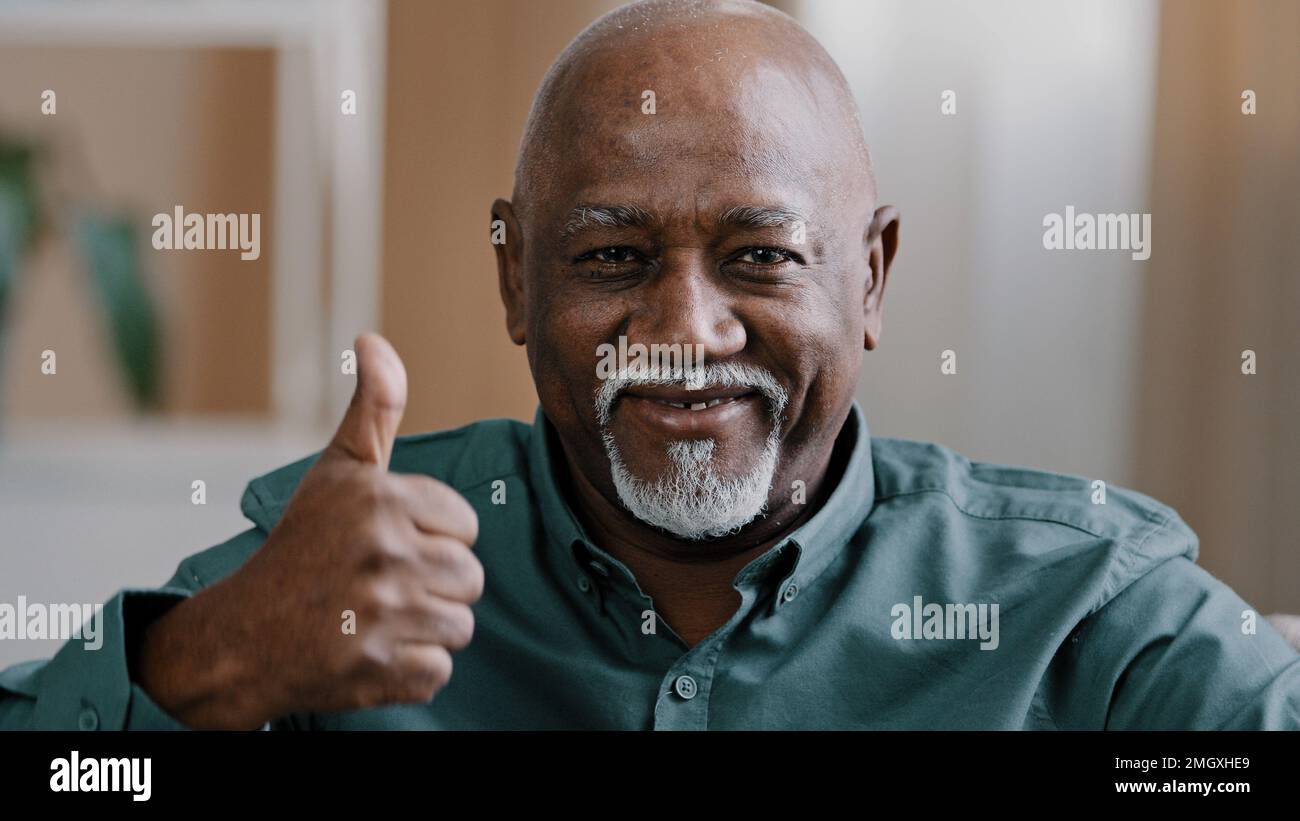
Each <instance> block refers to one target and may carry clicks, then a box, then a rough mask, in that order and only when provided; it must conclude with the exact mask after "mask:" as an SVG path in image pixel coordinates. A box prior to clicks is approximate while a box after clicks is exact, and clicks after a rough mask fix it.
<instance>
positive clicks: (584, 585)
mask: <svg viewBox="0 0 1300 821" xmlns="http://www.w3.org/2000/svg"><path fill="white" fill-rule="evenodd" d="M578 589H579V590H581V591H582V592H583V593H586V592H587V591H588V590H590V589H591V581H590V580H589V579H588V578H587V577H586V576H579V577H578Z"/></svg>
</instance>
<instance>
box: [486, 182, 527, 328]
mask: <svg viewBox="0 0 1300 821" xmlns="http://www.w3.org/2000/svg"><path fill="white" fill-rule="evenodd" d="M491 231H492V233H491V240H492V250H493V251H495V252H496V255H497V281H498V285H499V286H500V288H501V302H502V304H503V305H505V307H506V331H507V332H508V333H509V334H510V339H511V341H513V342H514V343H515V344H516V345H522V344H524V339H525V335H524V329H525V328H527V327H528V308H527V306H528V300H527V295H526V293H525V291H524V278H523V265H522V263H521V260H522V259H523V244H524V235H523V232H522V231H520V230H519V221H518V220H517V219H515V210H514V208H513V207H512V206H511V205H510V201H509V200H501V199H499V200H497V201H495V202H493V203H492V224H491Z"/></svg>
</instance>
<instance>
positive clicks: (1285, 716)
mask: <svg viewBox="0 0 1300 821" xmlns="http://www.w3.org/2000/svg"><path fill="white" fill-rule="evenodd" d="M1063 656H1064V657H1063V658H1062V659H1061V660H1060V661H1061V665H1060V669H1059V670H1058V671H1057V673H1056V675H1055V685H1056V686H1054V687H1053V688H1052V689H1053V693H1052V696H1051V699H1050V700H1051V702H1052V704H1051V708H1052V713H1053V716H1054V719H1055V720H1056V722H1057V724H1058V725H1060V726H1068V727H1071V728H1076V727H1078V728H1098V727H1104V728H1106V729H1130V730H1155V729H1159V730H1188V729H1205V730H1209V729H1236V730H1265V729H1268V730H1280V729H1289V730H1295V729H1300V653H1297V652H1296V651H1295V650H1294V649H1293V648H1292V647H1291V646H1290V645H1289V644H1288V643H1287V641H1286V640H1285V639H1284V638H1283V637H1282V636H1281V634H1279V633H1278V632H1277V630H1276V629H1275V628H1274V627H1273V626H1272V625H1271V624H1269V622H1268V621H1267V620H1266V619H1265V618H1264V616H1263V615H1261V614H1259V613H1257V612H1256V611H1255V610H1254V608H1252V607H1251V606H1250V605H1249V604H1247V603H1246V602H1245V601H1244V600H1242V599H1241V597H1239V596H1238V595H1237V594H1236V593H1234V592H1233V591H1232V589H1231V588H1229V587H1228V586H1227V585H1225V584H1224V583H1223V582H1221V581H1219V580H1218V579H1216V578H1214V577H1213V576H1211V575H1210V574H1209V573H1207V572H1205V571H1204V570H1203V569H1202V568H1200V567H1198V566H1196V565H1195V564H1194V563H1192V562H1191V561H1189V560H1187V559H1185V558H1181V557H1179V558H1174V559H1169V560H1167V561H1165V562H1162V563H1160V564H1158V565H1157V566H1155V567H1154V568H1152V569H1151V570H1150V571H1149V572H1147V573H1145V574H1144V575H1142V576H1141V577H1140V578H1138V579H1137V580H1135V581H1134V582H1133V583H1132V584H1130V585H1129V586H1128V587H1126V588H1125V589H1124V590H1123V591H1121V592H1120V593H1119V594H1118V595H1116V596H1115V597H1114V598H1113V599H1111V600H1110V601H1109V602H1107V603H1106V604H1104V605H1103V606H1102V607H1101V608H1100V609H1098V610H1097V611H1096V612H1094V613H1093V614H1092V615H1091V616H1089V617H1088V618H1086V619H1085V620H1084V621H1083V622H1082V623H1081V624H1080V625H1079V627H1078V628H1076V630H1075V631H1074V633H1073V634H1072V635H1071V637H1070V639H1069V640H1068V641H1067V643H1066V646H1065V649H1064V650H1063Z"/></svg>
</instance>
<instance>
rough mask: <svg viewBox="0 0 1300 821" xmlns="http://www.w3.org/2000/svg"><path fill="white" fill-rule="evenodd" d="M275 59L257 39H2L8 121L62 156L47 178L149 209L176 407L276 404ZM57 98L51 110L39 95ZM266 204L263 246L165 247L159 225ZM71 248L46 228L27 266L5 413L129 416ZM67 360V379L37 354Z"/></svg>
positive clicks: (145, 237) (2, 379) (0, 69)
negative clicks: (180, 213)
mask: <svg viewBox="0 0 1300 821" xmlns="http://www.w3.org/2000/svg"><path fill="white" fill-rule="evenodd" d="M273 68H274V64H273V58H272V56H271V55H270V54H269V53H268V52H265V51H260V50H174V51H173V50H163V49H156V50H155V49H125V48H60V47H48V46H32V47H24V46H19V47H15V46H10V45H6V46H5V47H4V48H3V49H0V131H2V132H3V133H4V134H6V135H7V136H10V137H27V138H32V139H35V140H38V141H40V142H42V144H44V145H45V146H46V148H47V149H48V150H49V151H50V154H51V164H50V169H51V170H52V171H53V172H54V173H53V175H45V176H43V177H42V179H43V181H45V182H46V183H52V184H57V185H58V187H59V188H60V189H61V190H65V191H66V192H67V194H68V195H69V196H71V197H74V198H75V199H77V200H83V201H86V200H88V201H93V202H97V203H101V204H106V205H112V206H117V207H120V208H122V209H125V210H127V211H129V212H132V213H134V214H135V215H136V217H137V219H138V221H139V224H140V226H141V235H140V240H141V243H142V258H143V259H144V262H145V267H146V269H147V270H146V273H147V276H148V277H149V279H148V283H149V285H150V287H151V289H152V292H153V294H154V295H155V296H156V297H157V300H158V307H159V311H160V314H161V318H162V321H163V323H164V327H163V385H164V388H163V409H164V410H165V411H169V412H174V413H265V412H266V411H267V410H268V401H269V395H270V394H269V382H268V379H269V369H268V365H269V361H268V358H267V353H266V352H267V347H268V344H269V339H270V337H269V332H268V329H269V322H270V313H269V311H270V305H269V294H270V287H269V283H270V279H269V278H270V258H271V255H270V246H271V243H273V242H274V238H275V233H274V231H273V230H268V229H270V228H272V226H269V225H267V223H266V220H267V215H268V214H269V212H270V207H271V195H272V192H271V184H270V180H271V176H272V175H271V167H270V143H271V133H272V132H271V129H272V127H273V121H272V116H271V113H272V112H271V104H272V86H271V81H272V78H273V76H274V73H273ZM47 88H48V89H53V90H54V91H55V92H56V94H57V113H56V114H54V115H50V116H46V115H42V114H41V111H40V101H41V92H42V91H43V90H44V89H47ZM176 205H183V206H184V207H185V209H186V211H187V212H191V211H199V212H205V213H206V212H221V213H227V212H232V211H233V212H258V213H261V214H262V215H263V234H262V254H261V257H260V258H259V259H257V260H250V261H238V259H237V258H236V261H235V262H234V263H233V264H232V261H231V257H230V256H229V255H228V254H226V253H224V252H219V253H193V252H190V253H186V252H176V251H154V250H153V249H152V248H151V247H150V246H149V242H150V237H151V236H152V230H153V229H152V228H151V227H150V220H151V219H152V218H153V215H154V214H156V213H159V212H162V211H166V212H169V213H170V212H171V210H172V209H173V207H174V206H176ZM71 248H72V243H71V242H70V241H68V240H66V239H64V238H47V241H45V242H43V243H42V244H41V245H40V246H38V248H37V249H36V251H35V253H34V254H33V256H31V257H30V258H29V259H28V260H27V262H26V264H25V265H23V267H22V268H21V269H20V271H19V276H18V283H17V286H16V288H15V293H14V294H13V297H12V303H11V304H10V306H9V311H8V312H7V313H8V318H9V327H8V330H7V336H6V337H5V339H4V340H3V347H0V356H2V357H3V360H2V361H0V403H3V413H4V415H5V416H9V417H17V418H30V419H46V418H51V417H60V416H121V415H125V414H126V413H127V412H128V411H129V403H128V398H127V396H126V393H125V389H124V387H123V383H122V380H121V379H120V377H119V376H118V373H117V366H116V362H115V361H114V360H113V353H112V349H111V343H110V342H109V337H108V335H107V331H106V329H105V328H104V326H103V321H102V319H101V316H100V313H99V311H98V308H97V306H96V305H95V303H94V301H93V295H92V289H91V287H90V281H89V279H88V278H87V276H86V273H85V271H84V270H83V269H82V267H81V266H80V263H79V262H78V261H77V260H76V258H75V256H74V255H73V254H71V253H70V249H71ZM47 348H48V349H53V350H54V351H55V352H56V354H57V356H58V368H59V371H58V375H57V378H48V377H45V376H42V374H41V372H40V354H41V351H43V350H45V349H47Z"/></svg>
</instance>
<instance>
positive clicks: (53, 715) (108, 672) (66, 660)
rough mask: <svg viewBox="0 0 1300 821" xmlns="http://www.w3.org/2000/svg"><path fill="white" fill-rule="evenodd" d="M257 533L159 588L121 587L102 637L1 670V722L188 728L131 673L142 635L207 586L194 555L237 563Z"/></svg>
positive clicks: (3, 726)
mask: <svg viewBox="0 0 1300 821" xmlns="http://www.w3.org/2000/svg"><path fill="white" fill-rule="evenodd" d="M260 538H261V537H260V536H259V535H258V531H256V530H249V531H246V532H245V533H242V534H240V535H239V536H236V537H235V538H233V539H231V540H230V541H228V542H225V543H223V544H221V545H218V546H217V547H215V548H212V549H210V550H208V551H205V552H203V553H201V554H196V556H193V557H190V558H189V559H187V560H185V561H184V562H182V563H181V565H180V568H179V569H178V570H177V571H176V574H175V575H174V576H173V577H172V579H171V580H170V581H169V582H168V583H167V584H166V585H164V586H163V587H161V588H157V589H152V590H149V589H128V590H123V591H121V592H119V593H117V594H116V595H115V596H113V597H112V598H111V599H109V600H108V601H107V602H105V604H104V606H103V609H102V616H103V622H102V624H101V626H100V630H101V634H100V636H101V639H102V641H101V642H98V643H95V642H89V641H86V640H83V639H71V640H69V641H68V642H66V643H65V644H64V645H63V647H62V648H60V649H59V651H58V653H56V654H55V655H54V657H53V658H51V659H49V660H48V661H36V662H25V663H23V664H18V665H14V666H13V667H9V668H7V669H5V670H3V671H0V730H185V729H188V728H187V727H186V726H185V725H184V724H182V723H181V722H179V721H177V720H176V719H175V718H173V717H172V716H171V715H169V714H168V713H167V712H166V711H164V710H163V709H162V708H161V707H159V706H158V705H157V704H155V703H154V701H153V700H152V699H151V698H149V695H148V694H147V693H146V692H145V691H144V689H143V688H141V687H140V686H139V685H138V684H136V683H135V681H134V680H133V678H132V669H133V659H134V657H135V651H136V648H137V647H138V644H139V641H140V637H141V636H142V635H143V632H144V628H146V627H147V626H148V625H149V624H151V623H152V622H153V621H154V620H155V619H157V618H159V617H160V616H161V615H162V614H164V613H166V612H167V611H168V610H170V609H171V608H172V607H174V606H175V605H177V604H178V603H180V602H182V601H184V600H185V599H187V598H189V597H190V596H191V595H193V594H194V593H195V592H197V591H198V590H199V589H201V588H202V586H203V585H204V581H203V580H201V578H200V576H199V575H198V574H197V573H196V572H195V571H194V569H193V564H194V559H195V558H198V557H206V562H207V563H212V562H213V561H214V560H219V559H220V558H221V557H222V556H223V555H230V556H231V561H230V563H231V564H234V563H235V561H236V558H237V557H243V556H245V555H246V554H247V552H249V550H250V544H251V543H252V541H254V540H255V541H257V542H258V543H260ZM96 645H97V646H96ZM269 728H270V725H269V724H268V725H266V726H264V727H263V728H262V729H264V730H265V729H269Z"/></svg>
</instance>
